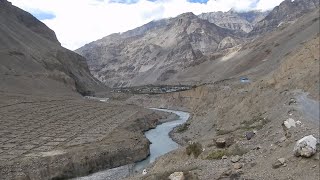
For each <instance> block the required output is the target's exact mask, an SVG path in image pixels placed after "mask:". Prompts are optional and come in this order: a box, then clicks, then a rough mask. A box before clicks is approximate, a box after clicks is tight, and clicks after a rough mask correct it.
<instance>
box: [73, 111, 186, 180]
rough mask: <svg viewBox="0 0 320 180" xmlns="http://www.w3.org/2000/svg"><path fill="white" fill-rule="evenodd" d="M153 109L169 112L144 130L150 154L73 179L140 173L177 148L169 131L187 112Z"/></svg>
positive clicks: (92, 179)
mask: <svg viewBox="0 0 320 180" xmlns="http://www.w3.org/2000/svg"><path fill="white" fill-rule="evenodd" d="M151 109H152V110H154V111H156V112H157V111H159V112H166V113H170V115H169V116H168V117H167V118H163V119H161V120H159V122H160V123H159V124H158V125H157V126H156V127H155V128H153V129H150V130H148V131H146V132H145V136H146V137H147V139H148V140H149V141H150V143H151V144H150V155H149V156H148V157H147V158H146V159H144V160H142V161H140V162H137V163H136V164H128V165H125V166H121V167H117V168H113V169H107V170H104V171H100V172H97V173H94V174H91V175H88V176H84V177H79V178H75V180H106V179H112V180H120V179H123V178H125V177H130V176H133V175H134V174H141V173H142V170H143V169H144V168H145V167H146V166H148V165H149V164H150V163H153V162H154V160H155V159H156V158H157V157H159V156H161V155H163V154H165V153H167V152H169V151H172V150H174V149H177V148H178V144H176V143H175V142H174V141H172V140H171V139H170V137H169V132H170V131H172V129H173V128H174V127H176V126H179V125H180V124H183V123H184V122H186V121H187V119H188V118H189V113H185V112H180V111H172V110H166V109H156V108H151Z"/></svg>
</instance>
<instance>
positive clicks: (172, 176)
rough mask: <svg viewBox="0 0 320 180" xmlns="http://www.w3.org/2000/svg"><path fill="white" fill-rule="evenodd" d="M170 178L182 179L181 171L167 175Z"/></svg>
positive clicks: (174, 179) (173, 179) (172, 179)
mask: <svg viewBox="0 0 320 180" xmlns="http://www.w3.org/2000/svg"><path fill="white" fill-rule="evenodd" d="M169 179H170V180H184V179H185V178H184V175H183V172H174V173H172V174H170V176H169Z"/></svg>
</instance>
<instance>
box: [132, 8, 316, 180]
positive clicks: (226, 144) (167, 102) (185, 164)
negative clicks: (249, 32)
mask: <svg viewBox="0 0 320 180" xmlns="http://www.w3.org/2000/svg"><path fill="white" fill-rule="evenodd" d="M319 27H320V26H319V9H317V10H315V11H313V12H311V13H307V14H305V15H304V16H302V17H301V18H299V19H298V20H297V21H295V23H293V24H290V25H288V26H287V27H284V28H279V29H276V30H275V31H273V32H272V33H268V34H265V35H264V36H260V37H258V38H256V39H255V41H251V42H248V43H246V45H244V46H243V47H242V48H241V50H239V51H238V52H236V54H234V55H233V57H232V58H228V59H225V60H224V61H220V62H219V63H216V64H215V65H211V64H213V63H210V62H206V63H204V64H201V65H199V69H200V70H201V71H200V70H199V71H198V72H197V74H196V73H195V74H191V75H190V76H189V78H193V77H192V76H199V75H200V76H201V74H203V76H201V79H203V78H208V76H209V73H211V74H214V73H216V72H215V71H219V72H220V74H222V73H223V72H224V71H229V73H230V74H229V75H228V76H227V75H225V77H230V78H227V79H223V80H221V81H216V82H213V83H207V84H205V85H202V86H199V87H197V88H194V89H192V90H190V91H184V92H178V93H168V94H163V95H144V96H143V95H132V96H131V97H129V98H128V100H127V101H128V103H137V104H138V103H139V104H144V105H148V106H149V107H162V108H168V109H182V110H184V111H188V112H192V117H191V119H190V120H189V121H188V122H187V123H186V124H185V125H183V126H181V127H178V128H176V129H175V133H172V136H173V138H174V139H175V140H176V141H177V142H179V143H180V144H183V145H184V146H183V147H181V148H179V149H178V150H176V151H174V152H171V153H169V154H167V155H165V156H163V157H161V158H159V159H158V160H157V162H156V163H154V164H152V165H150V166H149V167H148V168H147V170H148V174H147V175H144V176H143V175H140V174H139V175H137V176H136V177H133V178H131V177H130V178H128V179H130V180H132V179H135V180H138V179H144V180H153V179H166V178H168V177H169V176H170V174H172V173H174V172H181V173H182V174H183V176H185V177H188V178H189V177H193V178H190V179H200V180H207V179H210V180H211V179H212V180H221V179H224V180H227V179H228V180H229V179H256V180H266V179H299V180H300V179H301V180H302V179H308V180H309V179H312V180H313V179H318V178H319V173H320V172H319V157H320V149H319V137H320V134H319V122H320V119H319V62H320V61H319V59H320V57H319V50H320V48H319V38H320V36H319ZM222 64H224V66H222ZM210 66H211V68H213V66H220V68H216V69H210ZM220 69H228V70H220ZM206 72H207V73H206ZM237 72H242V73H240V74H237ZM205 74H206V76H205ZM211 74H210V75H211ZM231 74H233V75H231ZM241 77H247V78H248V81H246V82H243V81H241V79H240V78H241ZM289 122H290V123H289ZM310 136H313V137H314V138H312V139H313V143H312V144H313V145H312V146H310V143H305V142H304V143H301V142H303V141H300V142H299V140H300V139H302V138H304V137H310ZM190 142H194V143H193V144H191V143H190ZM316 142H318V145H316V144H317V143H316ZM301 144H304V145H303V146H304V147H305V148H297V147H299V146H301ZM297 149H301V150H302V151H304V152H305V153H301V151H300V152H297ZM298 151H299V150H298ZM257 172H259V173H257Z"/></svg>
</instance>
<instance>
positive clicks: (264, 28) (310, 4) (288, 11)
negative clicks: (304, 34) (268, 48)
mask: <svg viewBox="0 0 320 180" xmlns="http://www.w3.org/2000/svg"><path fill="white" fill-rule="evenodd" d="M316 8H319V1H318V0H295V1H292V0H285V1H283V2H282V3H281V4H280V5H279V6H277V7H275V8H274V9H273V10H272V11H271V12H270V13H269V14H268V15H267V16H266V17H265V18H264V19H263V20H261V21H260V22H258V23H257V24H256V25H255V26H254V28H253V30H252V31H251V32H250V36H256V35H259V34H262V33H265V32H270V31H273V30H274V29H276V28H277V27H280V26H283V25H285V24H287V23H289V22H291V21H294V20H296V19H297V18H299V17H301V16H302V15H304V14H306V13H308V12H310V11H312V10H313V9H316Z"/></svg>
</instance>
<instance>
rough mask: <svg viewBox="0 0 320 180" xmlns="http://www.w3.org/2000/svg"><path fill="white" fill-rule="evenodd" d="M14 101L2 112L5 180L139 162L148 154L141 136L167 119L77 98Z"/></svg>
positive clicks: (0, 149) (0, 154)
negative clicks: (160, 121) (161, 120)
mask: <svg viewBox="0 0 320 180" xmlns="http://www.w3.org/2000/svg"><path fill="white" fill-rule="evenodd" d="M6 98H7V99H8V98H9V96H6ZM14 100H15V101H14V102H15V103H12V102H13V101H10V100H9V99H8V104H7V105H6V104H4V103H5V102H3V105H2V107H1V108H0V114H1V116H0V120H1V124H2V126H1V127H0V134H1V135H3V137H6V138H0V143H1V145H0V160H1V163H0V177H1V179H4V180H6V179H8V180H9V179H21V180H24V179H26V180H30V179H31V180H33V179H57V178H60V179H66V178H71V177H75V176H83V175H87V174H91V173H93V172H96V171H99V170H101V169H106V168H113V167H118V166H121V165H124V164H130V163H133V162H136V161H140V160H142V159H145V158H146V157H147V156H148V154H149V141H148V140H147V139H146V138H145V137H144V135H143V133H142V132H144V131H147V130H149V129H150V128H154V127H155V126H156V125H157V124H159V120H160V119H166V118H167V116H169V114H166V113H162V112H154V111H151V110H147V109H144V108H141V107H138V106H135V105H116V104H112V103H103V102H97V101H92V100H85V99H82V98H81V97H69V98H68V99H66V98H65V97H61V98H50V97H43V98H41V99H35V98H32V97H27V96H23V99H21V103H19V101H17V97H15V99H14Z"/></svg>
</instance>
